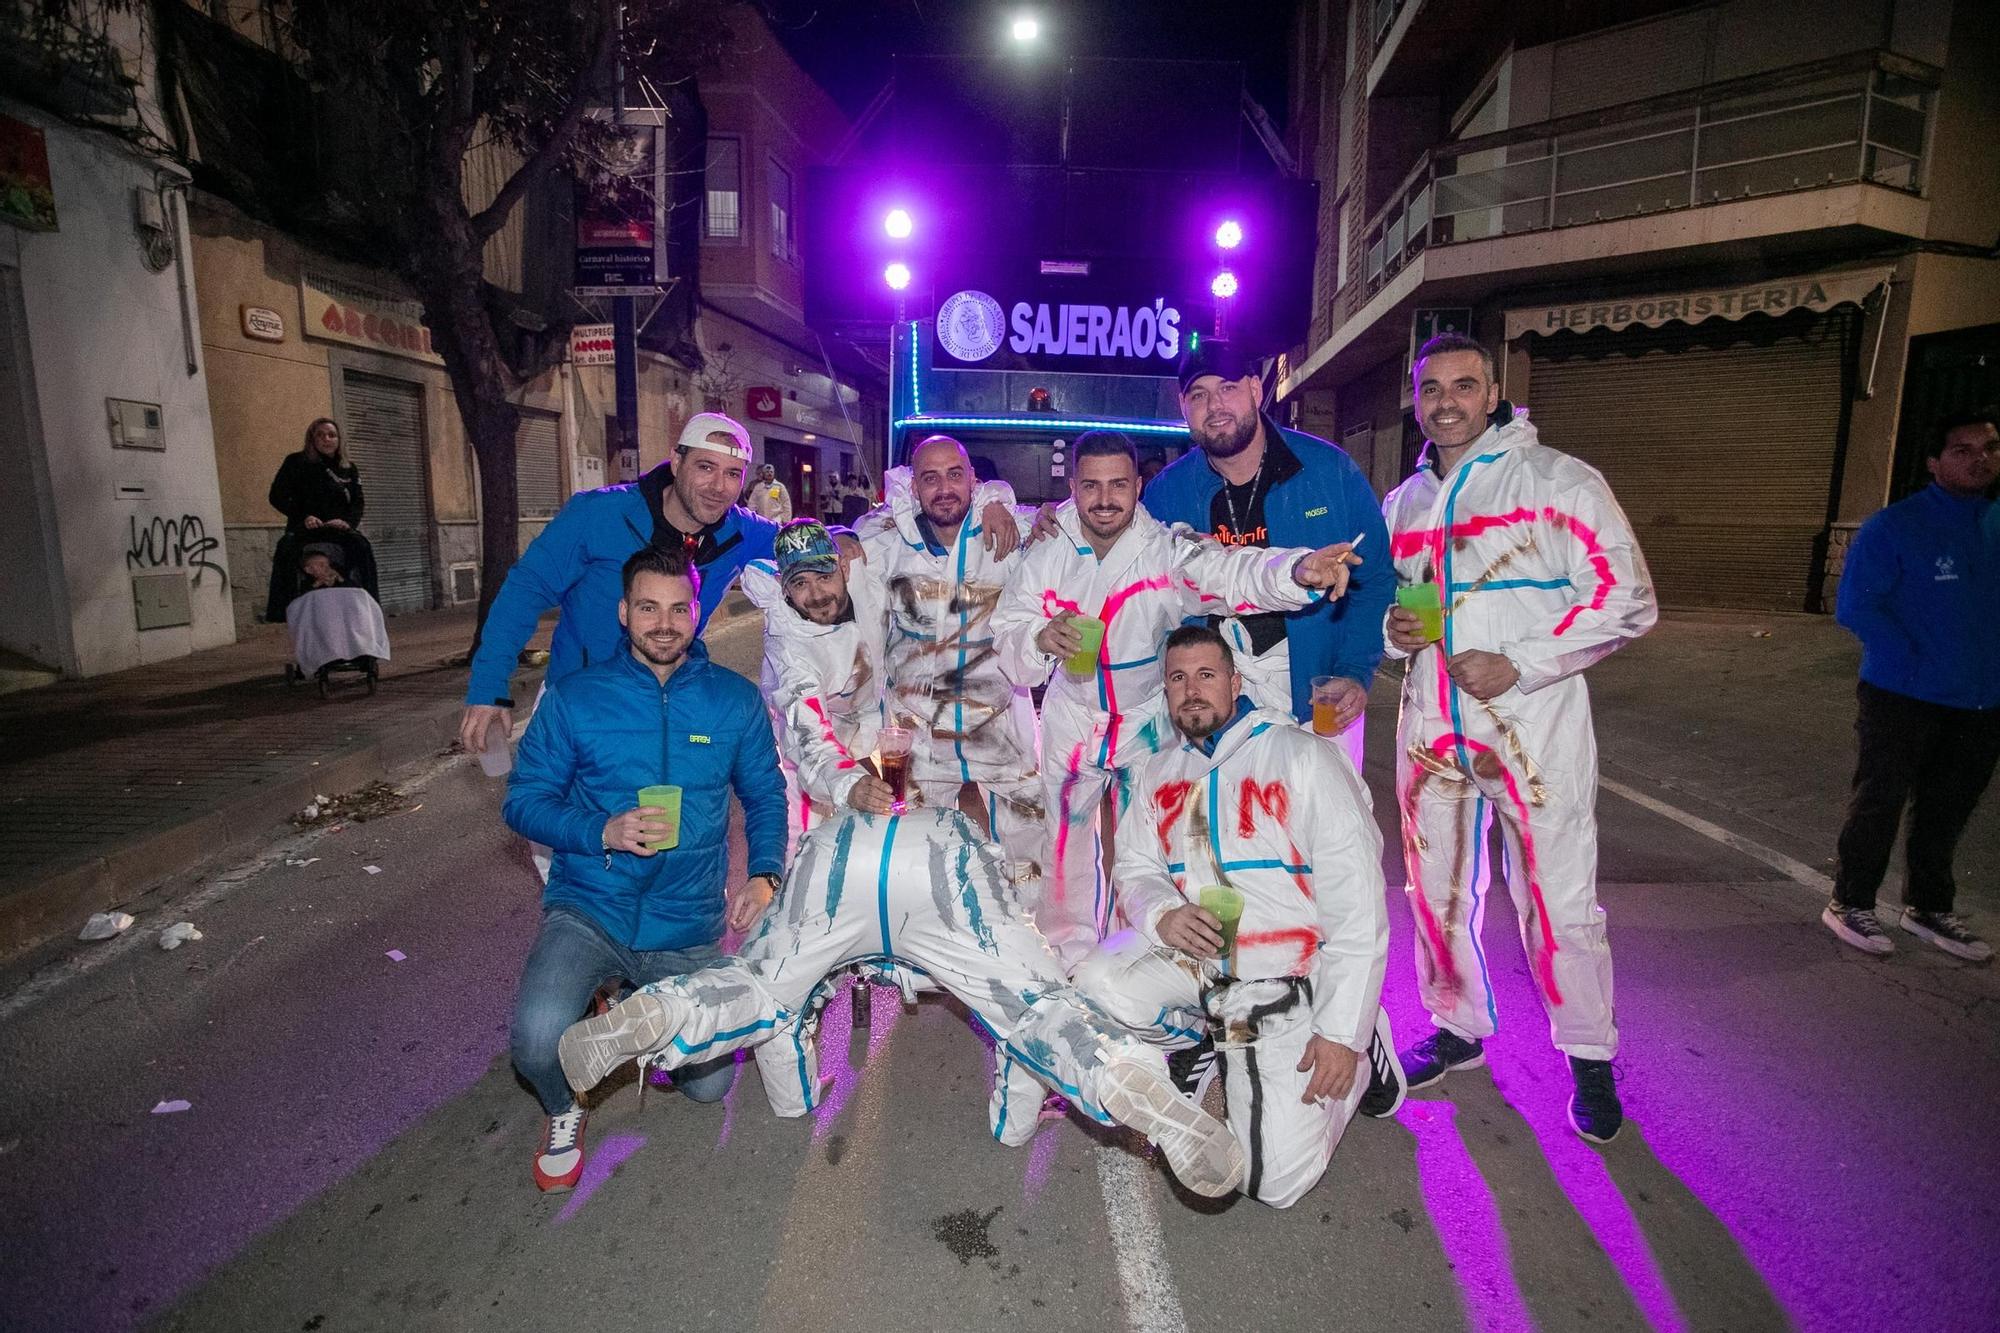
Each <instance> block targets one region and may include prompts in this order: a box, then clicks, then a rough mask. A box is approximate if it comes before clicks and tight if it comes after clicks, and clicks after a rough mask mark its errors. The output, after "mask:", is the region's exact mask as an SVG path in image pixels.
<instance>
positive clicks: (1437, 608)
mask: <svg viewBox="0 0 2000 1333" xmlns="http://www.w3.org/2000/svg"><path fill="white" fill-rule="evenodd" d="M1396 605H1397V606H1400V607H1402V608H1403V609H1404V610H1405V611H1413V612H1415V613H1416V617H1417V620H1418V623H1420V624H1421V625H1422V626H1423V630H1424V637H1425V638H1426V639H1429V640H1430V641H1431V642H1432V643H1436V642H1437V641H1438V640H1439V639H1442V638H1443V637H1444V597H1443V595H1442V590H1441V589H1440V588H1439V587H1438V585H1437V584H1435V583H1409V584H1405V585H1403V586H1402V587H1400V588H1398V589H1396Z"/></svg>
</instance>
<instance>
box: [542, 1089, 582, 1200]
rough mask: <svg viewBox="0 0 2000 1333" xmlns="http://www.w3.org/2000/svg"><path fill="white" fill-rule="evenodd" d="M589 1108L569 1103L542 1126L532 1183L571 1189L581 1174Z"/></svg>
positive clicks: (552, 1189) (552, 1188)
mask: <svg viewBox="0 0 2000 1333" xmlns="http://www.w3.org/2000/svg"><path fill="white" fill-rule="evenodd" d="M589 1119H590V1112H588V1111H586V1110H584V1109H583V1107H581V1106H577V1105H572V1106H571V1107H570V1108H569V1110H567V1111H564V1112H563V1113H562V1114H561V1115H552V1116H549V1117H548V1118H547V1120H546V1121H544V1123H543V1126H542V1144H541V1147H540V1148H538V1149H536V1151H535V1185H536V1187H537V1188H538V1189H540V1190H542V1191H543V1192H544V1193H554V1192H558V1191H561V1190H573V1189H575V1188H576V1182H577V1181H578V1180H579V1179H581V1178H582V1176H583V1127H584V1125H585V1124H586V1123H587V1122H588V1121H589Z"/></svg>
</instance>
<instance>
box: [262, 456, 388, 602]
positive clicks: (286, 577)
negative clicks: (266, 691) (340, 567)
mask: <svg viewBox="0 0 2000 1333" xmlns="http://www.w3.org/2000/svg"><path fill="white" fill-rule="evenodd" d="M270 500H271V508H273V509H275V510H277V511H278V512H279V513H281V514H283V515H284V516H285V535H284V536H283V537H281V538H279V539H278V547H277V549H276V550H275V551H273V552H272V553H271V592H270V597H269V598H268V600H267V601H266V603H265V607H264V619H266V620H268V621H271V622H273V623H277V622H282V621H283V620H284V618H285V608H286V607H287V606H289V605H291V601H292V599H293V598H294V597H296V596H298V594H299V592H300V591H301V589H302V584H301V581H300V573H299V571H300V566H301V561H302V560H303V559H304V556H305V549H306V545H307V543H308V542H309V541H310V542H312V543H315V544H318V543H332V544H334V545H337V546H338V547H339V548H340V549H341V550H342V551H343V552H344V553H345V555H346V557H347V559H346V569H345V570H344V574H345V576H346V580H347V582H349V583H351V584H354V585H355V586H356V587H360V588H366V589H367V590H368V595H369V596H370V597H374V596H376V595H377V594H376V590H375V551H374V548H373V547H371V546H370V545H369V544H368V539H367V538H366V537H363V536H362V535H361V532H360V528H361V511H362V507H363V503H364V502H363V498H362V494H361V469H359V468H357V467H356V466H355V465H354V464H352V463H350V462H348V461H347V453H346V451H345V450H344V449H343V448H342V447H341V442H340V427H339V426H338V425H336V424H335V423H334V421H333V419H332V418H331V417H319V418H317V419H316V420H314V422H313V423H312V424H311V425H310V426H307V427H306V438H305V443H304V444H303V445H302V446H301V447H300V449H299V451H298V452H297V453H295V454H287V455H285V461H284V462H283V463H281V464H279V466H278V475H277V476H276V477H275V478H273V479H272V481H271V496H270Z"/></svg>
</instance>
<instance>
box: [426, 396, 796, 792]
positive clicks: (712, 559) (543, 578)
mask: <svg viewBox="0 0 2000 1333" xmlns="http://www.w3.org/2000/svg"><path fill="white" fill-rule="evenodd" d="M749 466H750V433H749V432H748V431H747V430H745V429H744V428H743V426H742V425H741V423H739V422H736V421H733V420H731V419H730V418H728V417H726V416H723V415H722V414H721V413H720V412H698V413H696V414H695V415H694V416H692V417H690V418H689V419H688V423H687V425H686V427H685V428H683V429H682V431H681V436H680V443H679V444H678V445H677V446H676V447H675V449H674V458H673V462H672V464H671V466H669V465H668V464H666V463H662V464H660V466H658V467H656V468H654V469H653V470H652V471H650V472H648V473H647V474H646V475H645V476H643V477H641V478H639V480H637V481H636V482H632V483H630V484H628V485H624V486H606V487H604V488H603V489H601V490H595V491H585V492H583V493H581V494H579V495H575V496H572V497H571V498H570V501H569V503H568V504H566V505H564V506H563V507H562V512H560V513H558V514H557V515H556V516H555V518H554V520H553V521H551V522H550V524H549V525H548V527H546V528H544V529H543V530H542V533H541V535H540V536H538V537H536V538H535V540H534V541H533V542H532V543H530V544H529V546H528V549H527V550H526V551H523V552H522V553H521V558H520V559H519V560H517V561H515V562H514V567H513V568H512V569H511V570H509V571H508V572H507V581H506V582H505V583H503V584H502V585H501V586H500V592H499V595H498V596H496V597H495V598H494V599H493V606H492V609H490V610H489V611H487V613H486V625H485V627H484V628H483V629H482V630H481V631H480V634H479V651H478V652H476V653H474V654H473V656H472V679H471V681H470V682H469V683H468V684H467V686H466V690H465V712H464V713H463V714H462V715H461V716H460V718H459V725H458V739H459V743H460V744H462V745H463V746H465V748H466V749H467V750H470V751H472V752H473V753H474V754H477V753H479V752H480V751H481V750H483V749H485V747H486V735H487V731H488V729H489V728H491V726H492V725H493V723H494V722H495V721H496V720H497V721H499V722H500V723H501V724H502V725H503V726H505V727H507V728H509V729H511V728H512V727H513V725H514V713H513V708H514V701H513V699H512V698H510V697H509V696H508V688H509V687H508V683H507V682H508V678H509V677H510V676H512V675H513V674H514V664H515V662H516V661H517V660H518V659H519V657H520V655H521V649H522V648H524V647H526V646H527V643H528V640H529V639H530V638H532V637H533V636H534V633H535V624H536V622H537V621H539V620H540V619H541V617H542V614H543V613H544V612H546V611H547V610H549V608H551V607H557V608H560V609H561V611H562V618H561V619H560V620H559V621H557V623H556V632H555V639H554V641H553V642H552V643H551V644H550V647H549V669H548V673H547V675H546V676H545V677H544V679H545V681H546V682H547V683H548V684H550V685H553V684H555V683H556V682H557V681H559V680H561V679H562V678H563V677H564V676H567V675H568V674H569V673H570V672H572V671H575V670H577V669H579V668H581V667H586V666H589V665H590V664H591V663H593V662H602V661H604V660H605V659H607V658H610V657H616V656H621V655H623V653H624V652H625V636H624V635H622V634H620V633H619V632H618V621H617V617H616V616H615V614H614V610H615V608H616V607H617V605H618V598H619V571H620V569H621V568H622V567H623V566H624V564H625V560H626V558H627V557H628V556H630V555H631V554H632V553H633V552H634V551H636V550H638V549H639V548H640V547H642V546H647V545H652V546H670V547H672V548H673V549H675V550H677V551H678V550H685V551H686V552H687V553H688V555H689V557H690V558H691V559H692V560H693V561H694V566H695V568H696V570H698V571H699V573H700V578H701V607H700V619H699V620H698V621H697V623H696V633H699V632H700V628H701V626H703V625H706V624H707V623H708V618H709V616H710V615H712V614H714V611H715V608H716V607H717V605H719V604H720V603H721V601H722V595H723V594H724V593H726V592H728V591H729V583H730V580H732V579H734V578H735V577H736V574H737V572H738V571H739V570H741V569H742V568H743V566H745V565H747V564H749V563H750V562H751V561H752V560H768V559H769V558H770V556H771V539H772V538H773V537H775V536H776V535H777V532H778V525H777V524H775V523H773V522H771V520H769V519H767V518H759V517H757V515H755V514H753V513H751V512H750V511H749V510H747V509H744V508H742V507H740V506H739V505H737V503H736V497H737V496H738V495H740V494H741V493H742V491H743V474H744V472H745V470H746V469H747V468H748V467H749Z"/></svg>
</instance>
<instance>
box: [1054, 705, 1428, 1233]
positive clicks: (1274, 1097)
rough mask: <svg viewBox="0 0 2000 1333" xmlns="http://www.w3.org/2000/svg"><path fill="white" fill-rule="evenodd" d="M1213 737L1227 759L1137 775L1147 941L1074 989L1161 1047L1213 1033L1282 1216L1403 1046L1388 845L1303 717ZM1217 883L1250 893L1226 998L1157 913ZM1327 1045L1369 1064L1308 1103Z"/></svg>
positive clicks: (1344, 771) (1138, 859) (1251, 1175)
mask: <svg viewBox="0 0 2000 1333" xmlns="http://www.w3.org/2000/svg"><path fill="white" fill-rule="evenodd" d="M1176 739H1177V740H1178V734H1177V735H1176ZM1213 739H1214V740H1215V753H1214V754H1213V755H1210V754H1207V753H1204V752H1203V749H1202V748H1201V747H1200V746H1198V745H1195V744H1190V743H1187V742H1185V741H1182V742H1181V743H1179V744H1176V745H1174V746H1173V748H1171V749H1168V750H1164V751H1162V752H1161V753H1160V754H1159V755H1157V756H1155V757H1154V758H1152V759H1150V760H1148V761H1146V762H1145V763H1142V764H1141V765H1139V767H1138V770H1137V772H1136V773H1135V774H1134V780H1135V782H1136V783H1137V786H1138V790H1137V792H1136V793H1135V795H1134V799H1133V802H1132V810H1131V815H1130V817H1128V818H1127V819H1126V820H1125V822H1124V826H1123V827H1124V829H1125V833H1124V835H1123V836H1121V837H1120V838H1119V839H1118V859H1117V865H1116V877H1117V882H1118V893H1119V902H1120V904H1121V906H1122V907H1123V909H1124V912H1125V916H1126V919H1127V920H1129V921H1130V922H1131V923H1132V927H1133V929H1131V930H1129V931H1124V932H1121V933H1120V934H1117V935H1114V936H1112V937H1111V938H1110V939H1108V940H1106V941H1105V942H1104V944H1103V945H1102V946H1101V947H1100V948H1099V949H1098V950H1097V951H1096V952H1095V953H1093V954H1091V955H1090V957H1089V958H1087V959H1085V960H1084V963H1083V965H1082V966H1081V967H1079V968H1078V969H1077V972H1076V985H1077V989H1078V990H1081V991H1082V992H1083V993H1084V994H1085V995H1087V996H1088V997H1089V998H1090V999H1091V1001H1092V1002H1094V1003H1095V1004H1097V1005H1098V1006H1100V1007H1101V1008H1103V1009H1104V1010H1105V1011H1106V1012H1107V1013H1109V1014H1110V1015H1111V1016H1112V1017H1113V1018H1115V1019H1117V1020H1118V1021H1119V1022H1120V1023H1122V1024H1124V1025H1125V1026H1126V1027H1128V1028H1130V1029H1132V1030H1133V1031H1134V1032H1137V1033H1138V1034H1139V1035H1140V1036H1142V1037H1144V1038H1145V1039H1147V1040H1148V1041H1151V1042H1154V1043H1156V1044H1158V1045H1161V1046H1165V1047H1182V1046H1190V1045H1193V1044H1194V1043H1195V1042H1197V1041H1198V1040H1199V1039H1200V1038H1201V1036H1202V1034H1203V1033H1204V1031H1207V1030H1209V1028H1210V1020H1211V1017H1212V1018H1213V1019H1214V1020H1215V1025H1216V1027H1217V1028H1219V1032H1218V1035H1217V1041H1216V1046H1217V1051H1218V1053H1219V1055H1220V1058H1221V1059H1222V1061H1223V1071H1224V1075H1225V1078H1224V1089H1225V1094H1226V1098H1227V1101H1228V1107H1229V1126H1230V1129H1231V1130H1232V1131H1233V1132H1234V1133H1235V1135H1236V1139H1237V1142H1239V1143H1241V1144H1242V1145H1243V1150H1244V1153H1245V1156H1246V1159H1247V1175H1246V1177H1245V1182H1244V1185H1243V1192H1244V1193H1245V1194H1248V1195H1250V1196H1251V1197H1253V1198H1256V1199H1259V1200H1261V1201H1263V1202H1264V1203H1268V1204H1270V1205H1272V1206H1273V1207H1277V1208H1285V1207H1289V1206H1290V1205H1291V1204H1293V1203H1295V1202H1297V1201H1298V1199H1299V1198H1300V1196H1302V1195H1304V1194H1305V1192H1306V1191H1307V1190H1309V1189H1311V1188H1312V1187H1313V1185H1314V1184H1315V1183H1316V1182H1317V1181H1318V1180H1319V1178H1320V1176H1321V1174H1322V1173H1323V1172H1324V1171H1325V1170H1326V1164H1327V1162H1328V1161H1329V1160H1330V1159H1331V1158H1332V1156H1333V1150H1334V1148H1335V1146H1336V1145H1338V1144H1339V1142H1340V1137H1341V1134H1342V1132H1343V1131H1344V1130H1345V1129H1346V1128H1347V1122H1348V1120H1349V1119H1351V1118H1352V1117H1353V1115H1354V1109H1355V1107H1356V1106H1357V1105H1358V1104H1359V1103H1360V1101H1361V1097H1362V1094H1363V1093H1365V1092H1367V1090H1368V1079H1369V1061H1368V1055H1367V1051H1368V1045H1369V1042H1370V1040H1371V1039H1372V1038H1374V1037H1376V1036H1378V1035H1379V1036H1380V1037H1381V1039H1382V1041H1383V1042H1384V1043H1385V1045H1386V1046H1387V1047H1388V1048H1389V1049H1392V1050H1393V1049H1394V1041H1393V1038H1392V1035H1391V1033H1390V1031H1389V1027H1388V1018H1387V1016H1386V1015H1385V1014H1383V1012H1382V1008H1381V994H1382V973H1383V970H1384V968H1385V966H1386V963H1387V951H1388V945H1389V919H1388V908H1387V904H1386V902H1385V888H1384V881H1383V878H1382V835H1381V832H1380V830H1378V829H1377V828H1376V826H1375V817H1374V814H1373V810H1372V806H1371V803H1370V801H1369V797H1368V788H1367V787H1366V786H1364V785H1363V784H1362V782H1361V779H1360V778H1359V777H1358V776H1357V775H1356V774H1355V772H1354V765H1353V764H1351V763H1349V762H1348V760H1347V759H1346V757H1345V756H1343V755H1341V754H1339V753H1338V752H1337V751H1336V750H1335V748H1334V747H1333V746H1332V745H1330V744H1329V743H1328V742H1327V741H1325V740H1322V739H1320V738H1318V737H1315V736H1314V735H1312V733H1310V732H1308V731H1305V730H1303V729H1301V728H1300V727H1299V726H1298V725H1297V724H1296V723H1295V722H1294V721H1293V720H1292V717H1291V714H1290V713H1289V712H1281V711H1279V710H1276V709H1266V708H1252V709H1249V710H1248V711H1247V712H1239V714H1238V716H1237V719H1236V721H1234V722H1233V723H1231V724H1230V725H1229V726H1228V727H1227V728H1225V729H1224V730H1223V732H1222V733H1221V734H1220V735H1219V736H1217V737H1215V738H1213ZM1208 885H1228V886H1230V887H1233V888H1235V889H1236V890H1237V891H1239V892H1240V893H1242V895H1243V898H1244V906H1243V918H1242V921H1241V923H1240V924H1239V925H1238V927H1237V936H1236V948H1237V957H1236V967H1235V973H1234V977H1233V979H1231V981H1230V983H1229V984H1228V985H1218V984H1217V983H1218V981H1219V980H1221V978H1222V972H1221V970H1220V968H1219V967H1218V965H1217V963H1216V962H1214V961H1212V960H1206V961H1205V960H1197V959H1195V958H1192V957H1190V956H1189V955H1187V954H1184V953H1181V952H1179V951H1178V950H1175V949H1172V948H1170V947H1168V946H1166V945H1165V944H1163V943H1162V942H1161V940H1160V936H1159V921H1160V918H1161V917H1162V916H1164V915H1165V914H1166V913H1167V912H1168V911H1170V910H1171V909H1173V908H1175V907H1179V906H1181V905H1182V904H1183V903H1188V902H1195V901H1197V900H1198V899H1199V897H1200V893H1201V890H1202V888H1204V887H1205V886H1208ZM1204 1000H1205V1001H1206V1009H1207V1013H1204ZM1314 1034H1317V1035H1319V1036H1322V1037H1325V1038H1326V1039H1327V1040H1328V1041H1332V1042H1337V1043H1339V1044H1340V1045H1342V1046H1346V1047H1348V1048H1349V1049H1351V1050H1353V1051H1355V1052H1356V1053H1357V1056H1358V1058H1357V1060H1356V1062H1355V1073H1354V1085H1353V1087H1352V1088H1350V1089H1349V1091H1348V1093H1347V1095H1346V1096H1345V1097H1343V1098H1342V1099H1340V1100H1339V1101H1337V1102H1334V1101H1326V1102H1320V1103H1317V1104H1314V1105H1307V1104H1305V1103H1304V1102H1303V1101H1302V1098H1303V1097H1304V1094H1305V1089H1306V1084H1307V1082H1308V1080H1309V1079H1310V1077H1311V1075H1310V1073H1301V1072H1299V1070H1298V1063H1299V1060H1300V1058H1301V1057H1302V1056H1303V1054H1304V1052H1305V1049H1306V1043H1307V1040H1308V1039H1309V1038H1310V1037H1312V1036H1313V1035H1314Z"/></svg>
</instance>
